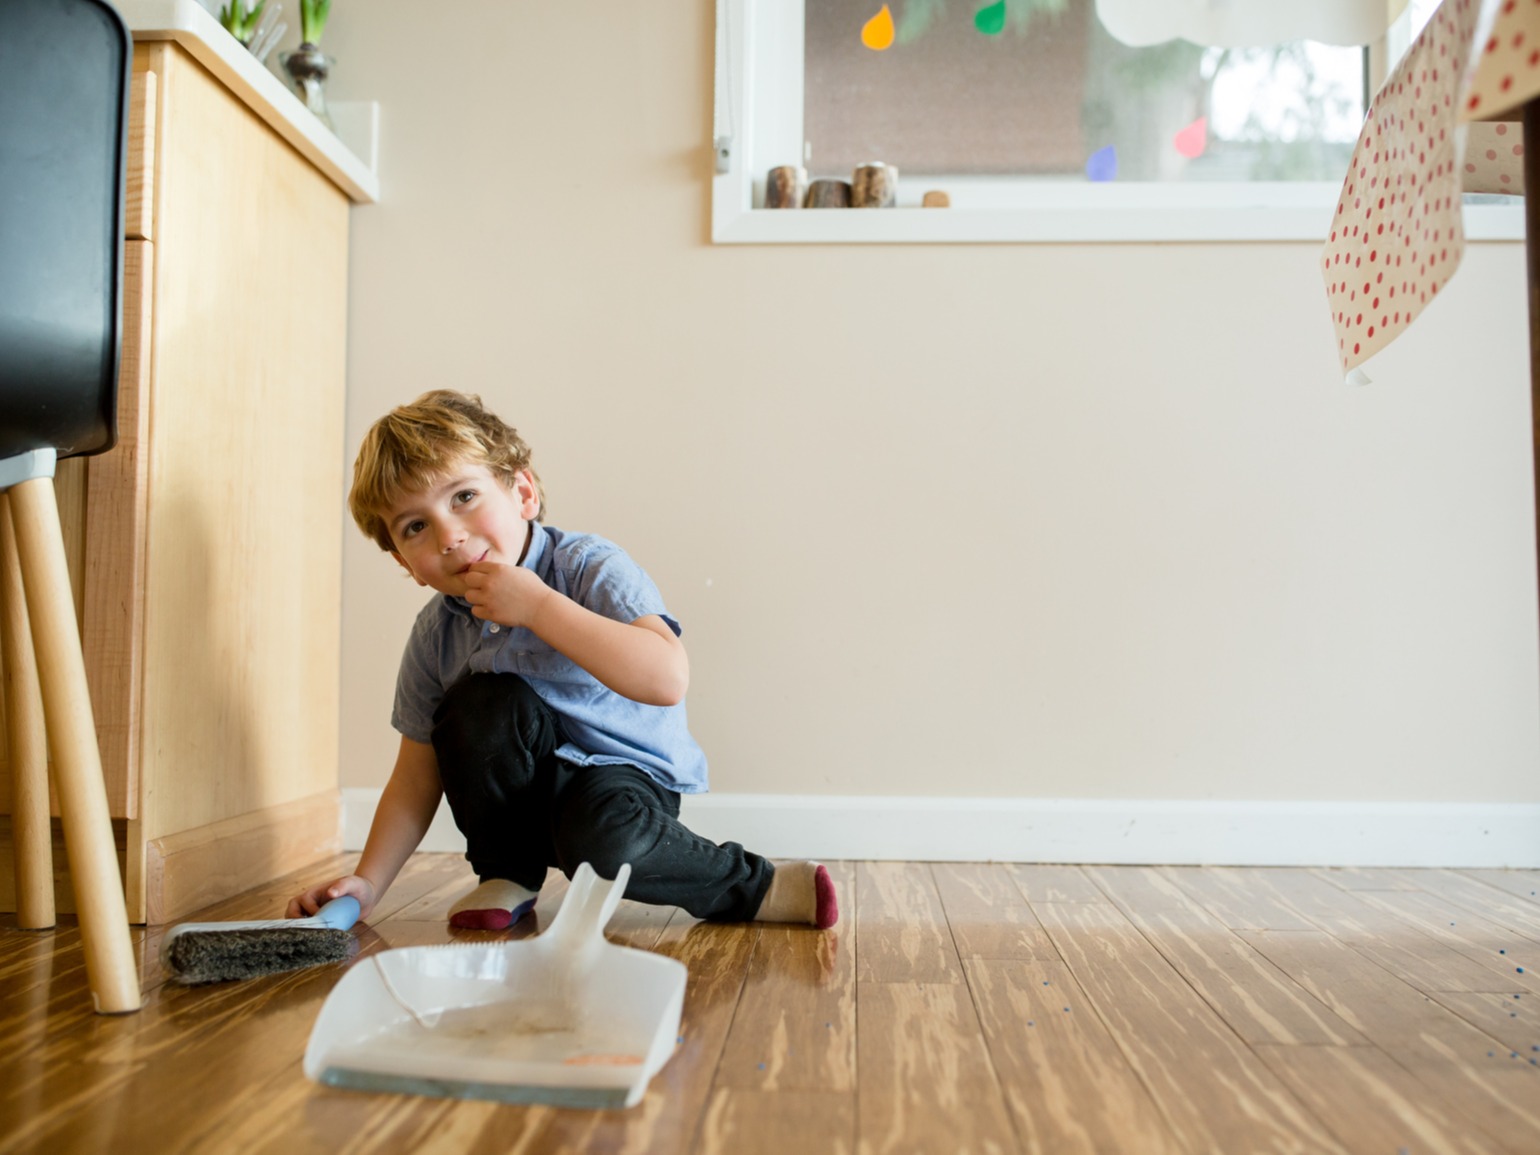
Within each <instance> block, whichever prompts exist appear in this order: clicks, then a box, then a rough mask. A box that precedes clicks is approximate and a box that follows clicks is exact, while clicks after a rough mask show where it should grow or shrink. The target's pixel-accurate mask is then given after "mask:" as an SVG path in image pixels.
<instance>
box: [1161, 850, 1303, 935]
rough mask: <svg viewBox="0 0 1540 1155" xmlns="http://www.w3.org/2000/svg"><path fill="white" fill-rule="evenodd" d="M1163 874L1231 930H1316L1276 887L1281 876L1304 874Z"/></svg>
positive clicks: (1215, 869)
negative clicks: (1275, 883)
mask: <svg viewBox="0 0 1540 1155" xmlns="http://www.w3.org/2000/svg"><path fill="white" fill-rule="evenodd" d="M1160 873H1161V874H1163V875H1165V876H1166V877H1167V878H1169V879H1170V880H1171V881H1172V882H1174V883H1175V884H1176V885H1177V886H1179V887H1181V888H1182V890H1184V891H1185V892H1186V893H1187V894H1189V895H1190V896H1191V897H1192V898H1193V899H1195V900H1196V901H1197V903H1198V905H1200V906H1202V907H1203V909H1205V910H1207V911H1208V912H1209V913H1210V914H1212V915H1213V916H1214V917H1215V918H1217V919H1218V920H1219V921H1220V922H1222V923H1224V924H1225V925H1226V926H1227V927H1229V928H1230V929H1231V930H1315V929H1316V927H1315V924H1314V923H1312V922H1311V921H1310V920H1309V919H1307V918H1305V917H1304V915H1302V914H1301V913H1300V912H1299V910H1298V909H1297V908H1295V907H1294V906H1293V904H1292V903H1290V902H1289V901H1288V900H1287V899H1286V898H1285V897H1284V896H1283V895H1282V894H1280V893H1279V892H1278V891H1277V889H1276V886H1275V885H1274V882H1275V880H1277V879H1278V878H1280V877H1289V876H1291V875H1298V874H1303V871H1293V872H1290V871H1276V870H1257V869H1241V868H1237V867H1224V866H1202V867H1197V866H1167V867H1161V868H1160ZM1322 885H1325V884H1324V883H1323V884H1322Z"/></svg>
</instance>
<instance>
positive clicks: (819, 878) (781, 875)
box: [754, 862, 839, 930]
mask: <svg viewBox="0 0 1540 1155" xmlns="http://www.w3.org/2000/svg"><path fill="white" fill-rule="evenodd" d="M754 918H755V920H756V921H758V922H802V923H808V924H809V925H811V926H816V927H817V928H818V929H819V930H825V929H827V928H829V927H831V926H833V925H834V924H835V922H837V921H838V920H839V903H838V900H837V898H836V895H835V893H834V883H833V881H832V880H831V879H830V878H829V872H828V871H827V870H825V869H824V867H823V864H822V863H818V862H788V863H785V864H783V865H781V866H777V867H776V868H775V874H773V875H772V876H771V878H770V889H769V890H768V891H766V892H765V898H764V901H763V902H761V903H760V904H759V910H758V912H757V913H756V914H755V915H754Z"/></svg>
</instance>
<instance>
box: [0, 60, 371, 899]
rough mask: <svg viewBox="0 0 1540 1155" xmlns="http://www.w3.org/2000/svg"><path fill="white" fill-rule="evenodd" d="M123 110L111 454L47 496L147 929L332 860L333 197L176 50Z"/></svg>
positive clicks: (300, 159)
mask: <svg viewBox="0 0 1540 1155" xmlns="http://www.w3.org/2000/svg"><path fill="white" fill-rule="evenodd" d="M133 94H134V95H133V102H132V117H131V125H130V135H131V153H132V157H133V159H132V160H131V162H130V166H129V174H130V175H129V212H128V241H127V266H126V276H125V278H124V330H123V347H122V368H121V378H120V393H119V411H118V432H119V439H120V440H119V444H118V445H117V447H116V448H115V449H113V450H112V451H111V452H110V453H107V454H104V455H101V456H99V457H93V458H89V459H85V460H77V461H70V462H64V463H61V471H60V477H59V492H60V498H59V500H60V505H61V513H62V515H63V520H64V522H65V526H66V539H67V548H68V550H69V552H70V557H71V568H72V578H73V580H74V581H75V590H76V596H77V605H78V607H79V610H80V614H81V632H82V638H83V644H84V648H85V655H86V667H87V674H88V678H89V680H90V685H91V695H92V704H93V708H94V710H95V714H96V722H97V732H98V737H99V739H100V741H101V746H102V761H103V769H104V774H105V776H106V779H107V788H108V796H109V801H110V804H111V809H112V814H113V818H114V820H115V825H116V826H117V828H118V832H119V839H120V846H121V847H122V848H123V853H124V878H125V885H126V888H127V895H128V906H129V911H130V917H131V919H133V920H134V921H146V920H147V921H149V922H152V923H155V922H164V921H169V920H172V919H176V918H179V917H181V916H182V915H184V914H186V913H187V912H188V911H190V910H194V909H196V908H197V907H199V906H202V905H204V904H206V903H208V902H211V901H214V900H216V899H218V898H221V897H223V896H225V895H228V894H232V893H236V892H238V891H240V890H244V889H246V888H248V887H251V886H254V885H257V884H259V883H261V882H263V881H265V880H266V879H269V878H272V877H274V876H276V875H278V874H281V873H284V872H286V871H289V870H292V869H294V868H295V867H296V866H299V865H303V864H304V863H305V862H308V861H313V860H315V859H317V858H320V857H322V856H324V855H326V854H330V853H333V852H335V851H336V850H337V849H338V847H339V845H340V828H339V801H338V799H339V792H338V788H337V742H338V738H337V724H338V671H339V665H340V660H339V646H340V637H339V612H340V601H341V553H342V532H343V523H342V518H343V497H344V494H345V488H346V478H345V462H344V446H343V401H344V387H345V377H344V373H345V369H344V357H345V348H346V323H347V263H348V258H347V244H348V212H349V197H348V195H347V194H346V193H345V192H344V191H343V190H342V189H340V188H339V187H338V186H337V184H336V183H334V182H333V181H332V180H331V179H329V178H328V177H327V176H326V175H324V174H323V173H322V172H321V171H320V170H318V168H317V167H316V166H315V165H314V164H313V163H312V162H311V161H310V160H308V159H306V158H305V157H304V156H302V155H301V153H300V152H299V151H297V150H296V148H295V147H294V146H293V145H292V144H290V143H289V142H287V141H286V140H285V139H284V138H283V136H281V135H280V134H279V133H278V132H276V131H274V129H273V128H272V127H271V126H270V125H269V124H268V123H266V122H265V121H264V120H263V119H262V118H261V117H260V116H258V115H257V114H256V113H254V112H253V110H252V108H251V107H250V106H249V105H248V103H247V102H245V101H244V100H242V99H240V98H239V97H238V96H237V95H236V94H235V93H233V92H232V91H231V90H230V89H229V88H228V87H227V86H226V85H225V84H224V83H222V82H221V81H220V80H219V79H217V78H216V77H215V75H214V74H213V73H212V72H210V71H209V70H208V69H206V68H205V67H204V66H203V65H202V64H201V63H200V62H199V61H198V60H197V59H195V58H194V57H193V56H192V55H190V54H189V53H188V52H187V51H186V50H185V49H184V48H183V47H181V46H179V45H178V44H175V43H173V42H171V41H158V42H149V43H138V44H136V46H135V49H134V87H133ZM0 758H3V753H0ZM0 791H3V792H0V805H3V807H4V809H5V810H7V811H8V810H9V805H10V803H9V799H10V790H9V772H8V767H3V768H0ZM8 823H9V820H8V818H7V819H5V820H4V822H3V824H0V834H3V835H5V837H4V838H0V844H4V845H0V851H4V853H0V905H4V906H5V909H14V876H13V867H12V863H11V860H10V855H9V853H8V850H9V847H8V835H9V831H8ZM63 864H64V858H63V854H62V850H61V849H60V848H59V847H58V846H57V845H56V871H57V872H58V873H60V874H61V876H62V874H63ZM59 901H60V907H61V909H64V910H69V909H73V900H72V897H71V896H70V895H69V893H68V886H67V885H61V887H60V892H59ZM7 902H9V903H11V905H5V904H6V903H7Z"/></svg>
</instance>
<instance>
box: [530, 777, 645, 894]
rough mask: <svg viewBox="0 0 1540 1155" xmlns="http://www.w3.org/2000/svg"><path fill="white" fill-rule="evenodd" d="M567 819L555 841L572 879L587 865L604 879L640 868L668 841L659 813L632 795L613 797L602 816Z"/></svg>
mask: <svg viewBox="0 0 1540 1155" xmlns="http://www.w3.org/2000/svg"><path fill="white" fill-rule="evenodd" d="M563 817H564V820H563V821H562V822H560V823H559V824H558V828H557V830H556V832H555V839H554V841H555V846H556V855H557V859H558V863H559V865H560V866H561V868H562V872H563V873H564V874H566V875H567V876H568V877H569V878H570V877H571V876H572V872H573V871H575V870H577V868H578V867H579V866H580V865H581V864H582V863H585V862H586V863H588V865H589V866H592V867H593V868H594V871H595V873H597V874H598V875H599V877H600V878H610V879H612V878H614V877H615V876H616V875H617V874H619V873H620V868H621V866H622V865H624V864H625V863H630V864H631V865H632V867H633V868H636V867H637V865H638V864H639V863H641V862H643V861H644V860H645V859H647V858H648V857H649V856H650V855H651V854H652V853H653V852H654V851H655V850H656V849H657V846H658V843H659V840H660V839H666V838H667V837H668V834H667V831H666V829H664V823H663V822H662V821H661V820H660V818H659V816H658V815H657V814H656V813H655V811H654V810H653V809H652V808H651V807H650V806H648V805H647V803H646V802H645V801H643V800H642V799H641V798H639V797H638V796H637V795H635V794H634V793H632V792H630V791H625V792H621V793H619V794H616V795H612V796H611V797H610V798H609V799H608V800H607V805H606V806H605V808H604V810H603V811H602V812H600V813H597V814H589V815H584V816H576V815H570V814H569V815H564V816H563Z"/></svg>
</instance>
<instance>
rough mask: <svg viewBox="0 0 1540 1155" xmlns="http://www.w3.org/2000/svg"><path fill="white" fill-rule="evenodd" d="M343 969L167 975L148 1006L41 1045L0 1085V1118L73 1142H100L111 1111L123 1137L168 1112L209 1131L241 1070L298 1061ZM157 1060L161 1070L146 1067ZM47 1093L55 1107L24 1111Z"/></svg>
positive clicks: (250, 1076)
mask: <svg viewBox="0 0 1540 1155" xmlns="http://www.w3.org/2000/svg"><path fill="white" fill-rule="evenodd" d="M343 969H345V968H343V967H342V966H327V967H313V968H310V969H308V970H304V971H295V972H291V973H289V974H286V975H275V976H271V977H268V978H263V979H255V980H252V981H250V982H245V983H220V984H213V985H210V986H203V987H185V986H180V985H177V984H166V985H164V986H162V987H160V988H159V989H158V990H156V991H155V992H154V993H153V994H152V996H151V998H150V999H148V1000H147V1001H146V1004H145V1006H144V1007H143V1008H142V1009H141V1010H140V1011H139V1013H138V1014H137V1015H134V1016H124V1017H119V1018H105V1019H101V1018H99V1019H98V1020H97V1021H96V1022H92V1023H88V1024H84V1025H82V1026H81V1027H79V1028H77V1029H73V1030H69V1031H66V1032H64V1033H62V1034H58V1035H52V1034H51V1035H50V1036H49V1037H48V1039H47V1040H46V1041H44V1042H43V1043H42V1044H40V1045H39V1046H37V1047H35V1048H33V1051H32V1054H31V1055H30V1056H29V1061H28V1063H27V1064H26V1065H25V1066H24V1067H23V1068H22V1069H21V1071H20V1072H18V1074H19V1076H20V1078H19V1079H17V1080H16V1081H15V1082H14V1083H12V1084H11V1085H8V1086H4V1087H0V1121H3V1122H4V1123H6V1124H9V1125H10V1126H11V1127H12V1128H16V1129H18V1131H19V1133H25V1134H28V1135H31V1136H33V1140H32V1141H36V1142H39V1143H40V1144H42V1145H44V1146H46V1147H48V1148H50V1149H53V1150H65V1151H68V1150H87V1149H90V1148H89V1147H88V1146H87V1144H88V1143H89V1141H90V1136H91V1135H92V1134H93V1133H94V1131H93V1128H94V1127H95V1126H96V1122H97V1119H94V1118H92V1117H93V1116H96V1117H98V1118H100V1117H103V1116H104V1117H107V1118H110V1119H111V1120H112V1121H113V1127H114V1129H115V1133H116V1134H117V1135H118V1136H120V1137H121V1138H124V1139H126V1138H127V1137H132V1136H142V1137H147V1136H151V1135H155V1134H157V1133H158V1131H159V1130H160V1128H161V1127H163V1126H164V1124H165V1121H166V1120H168V1119H175V1120H176V1122H177V1126H178V1128H180V1129H183V1130H184V1131H185V1130H198V1129H200V1127H201V1126H203V1125H205V1124H207V1123H211V1122H212V1121H213V1119H214V1118H215V1117H217V1116H220V1115H222V1114H224V1113H225V1111H226V1110H227V1109H228V1106H229V1103H230V1094H229V1089H230V1086H231V1084H232V1080H234V1081H236V1082H238V1083H239V1084H240V1085H245V1086H250V1085H256V1084H260V1083H263V1082H265V1081H266V1080H267V1079H268V1078H269V1077H271V1075H273V1074H274V1073H275V1072H277V1071H278V1070H280V1069H282V1068H283V1067H284V1066H286V1065H291V1064H296V1063H297V1062H298V1058H299V1056H300V1054H302V1052H303V1050H304V1042H305V1039H306V1038H307V1037H308V1034H309V1030H310V1026H311V1024H312V1022H313V1021H314V1018H315V1015H316V1012H317V1011H318V1009H319V1007H320V1003H321V1001H322V1000H323V999H324V997H325V995H326V993H327V992H328V991H329V990H330V989H331V987H332V985H333V984H334V983H335V982H336V981H337V979H338V978H339V977H340V975H341V973H342V971H343ZM189 1018H192V1019H196V1021H197V1023H198V1029H197V1030H196V1031H195V1032H189V1031H188V1030H187V1029H186V1025H185V1024H186V1022H187V1020H188V1019H189ZM151 1071H153V1073H154V1078H153V1079H151V1078H145V1077H144V1076H145V1075H146V1074H147V1073H149V1072H151ZM39 1099H41V1100H42V1101H43V1102H45V1103H47V1104H48V1106H47V1108H46V1109H44V1110H41V1111H34V1112H33V1113H32V1115H31V1117H30V1118H26V1119H16V1118H15V1115H16V1113H17V1107H18V1106H19V1105H26V1106H30V1104H32V1103H34V1102H36V1101H38V1100H39ZM83 1105H88V1106H89V1109H88V1110H82V1109H81V1107H82V1106H83ZM248 1105H249V1104H248ZM128 1145H129V1144H127V1143H120V1144H119V1149H122V1148H123V1147H126V1146H128Z"/></svg>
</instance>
